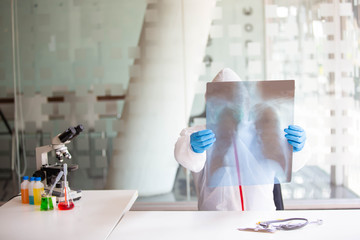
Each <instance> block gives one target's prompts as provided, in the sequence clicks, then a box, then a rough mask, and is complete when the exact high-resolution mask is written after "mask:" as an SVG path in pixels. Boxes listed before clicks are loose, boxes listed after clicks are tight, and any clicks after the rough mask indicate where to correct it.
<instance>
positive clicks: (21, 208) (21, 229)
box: [0, 190, 138, 240]
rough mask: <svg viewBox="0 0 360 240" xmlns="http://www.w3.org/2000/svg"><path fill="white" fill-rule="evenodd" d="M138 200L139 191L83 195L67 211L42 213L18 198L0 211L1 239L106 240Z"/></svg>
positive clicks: (97, 192) (100, 191)
mask: <svg viewBox="0 0 360 240" xmlns="http://www.w3.org/2000/svg"><path fill="white" fill-rule="evenodd" d="M137 196H138V193H137V191H136V190H94V191H82V197H81V199H80V200H79V201H75V207H74V208H73V209H72V210H67V211H60V210H58V209H57V208H56V207H55V209H54V210H51V211H40V206H34V205H29V204H22V203H21V197H20V196H19V197H15V198H13V199H11V200H10V201H8V202H7V203H5V204H4V205H3V206H1V207H0V239H4V240H5V239H38V240H39V239H51V240H53V239H61V240H65V239H68V240H70V239H87V240H88V239H96V240H99V239H106V238H107V237H108V236H109V235H110V233H111V232H112V230H113V229H114V228H115V226H116V225H117V224H118V222H119V220H120V219H121V217H122V216H123V215H124V213H125V212H127V211H129V210H130V208H131V206H132V205H133V204H134V202H135V200H136V198H137Z"/></svg>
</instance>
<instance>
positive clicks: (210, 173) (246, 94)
mask: <svg viewBox="0 0 360 240" xmlns="http://www.w3.org/2000/svg"><path fill="white" fill-rule="evenodd" d="M293 115H294V81H293V80H283V81H254V82H212V83H208V84H207V90H206V124H207V128H208V129H211V130H212V131H213V132H214V133H215V137H216V142H215V143H214V145H213V146H212V147H211V148H209V149H208V150H207V151H206V157H207V159H206V165H205V169H204V171H205V172H204V174H205V177H206V181H207V185H208V186H209V187H217V186H238V185H260V184H274V183H283V182H290V181H291V170H292V148H291V146H290V144H288V142H287V140H286V138H285V136H284V135H285V132H284V129H285V128H287V127H288V125H289V124H293Z"/></svg>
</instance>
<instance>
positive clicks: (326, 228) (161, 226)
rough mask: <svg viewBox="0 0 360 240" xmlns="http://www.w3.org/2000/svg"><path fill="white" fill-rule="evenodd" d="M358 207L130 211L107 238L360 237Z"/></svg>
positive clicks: (289, 239) (304, 239) (258, 239)
mask: <svg viewBox="0 0 360 240" xmlns="http://www.w3.org/2000/svg"><path fill="white" fill-rule="evenodd" d="M292 217H303V218H307V219H309V220H310V221H312V220H317V219H322V220H323V224H322V225H314V224H309V225H307V226H305V227H304V228H302V229H298V230H292V231H277V232H275V233H260V232H243V231H238V230H237V228H239V227H254V226H255V224H256V222H259V221H267V220H274V219H280V218H292ZM359 219H360V210H314V211H297V210H296V211H276V212H275V211H273V212H220V211H219V212H210V211H208V212H206V211H129V212H127V213H126V214H125V215H124V216H123V218H122V219H121V221H120V223H119V224H118V225H117V226H116V228H115V229H114V231H113V232H112V233H111V235H110V236H109V239H111V240H114V239H121V240H130V239H147V240H149V239H156V240H159V239H171V240H176V239H179V240H180V239H181V240H184V239H199V240H200V239H206V240H210V239H221V240H223V239H226V240H228V239H237V240H239V239H256V240H261V239H277V240H278V239H279V240H281V239H284V240H297V239H299V240H311V239H316V240H322V239H325V240H329V239H336V240H339V239H346V240H353V239H357V240H359V239H360V225H359Z"/></svg>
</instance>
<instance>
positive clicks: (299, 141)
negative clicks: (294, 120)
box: [284, 125, 306, 152]
mask: <svg viewBox="0 0 360 240" xmlns="http://www.w3.org/2000/svg"><path fill="white" fill-rule="evenodd" d="M284 131H285V132H286V133H287V134H285V137H286V138H287V141H288V143H290V145H291V146H293V152H299V151H300V150H301V149H303V147H304V145H305V141H306V133H305V130H304V129H302V128H301V127H299V126H296V125H289V127H288V128H285V129H284Z"/></svg>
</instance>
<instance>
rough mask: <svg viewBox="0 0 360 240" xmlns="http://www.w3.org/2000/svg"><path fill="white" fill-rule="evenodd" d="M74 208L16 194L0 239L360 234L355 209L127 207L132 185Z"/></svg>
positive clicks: (86, 197) (0, 213) (89, 197)
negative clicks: (267, 229) (272, 226)
mask: <svg viewBox="0 0 360 240" xmlns="http://www.w3.org/2000/svg"><path fill="white" fill-rule="evenodd" d="M82 193H83V196H82V199H81V200H80V201H77V202H75V208H74V209H72V210H68V211H59V210H57V209H54V210H52V211H40V207H39V206H33V205H28V204H22V203H21V199H20V197H16V198H13V199H12V200H10V201H8V202H7V203H5V204H4V205H3V206H2V207H0V239H62V240H63V239H96V240H98V239H110V240H115V239H121V240H132V239H147V240H151V239H156V240H158V239H166V240H167V239H172V240H174V239H175V240H176V239H179V240H180V239H181V240H184V239H206V240H211V239H221V240H222V239H256V240H261V239H280V240H281V239H284V240H285V239H286V240H289V239H291V240H297V239H299V240H300V239H301V240H310V239H316V240H318V239H326V240H328V239H336V240H338V239H346V240H353V239H354V240H355V239H357V240H359V239H360V226H359V219H360V210H357V209H347V210H307V211H304V210H286V211H249V212H238V211H133V210H132V209H136V208H132V206H133V204H134V202H135V200H136V199H137V195H138V193H137V191H135V190H96V191H83V192H82ZM294 217H296V218H306V219H308V220H309V221H317V220H318V219H321V220H322V224H321V225H318V224H308V225H307V226H305V227H303V228H301V229H297V230H292V231H284V230H279V231H276V232H275V233H262V232H246V231H239V230H238V228H247V227H255V226H256V223H257V222H259V221H268V220H275V219H283V218H294Z"/></svg>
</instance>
